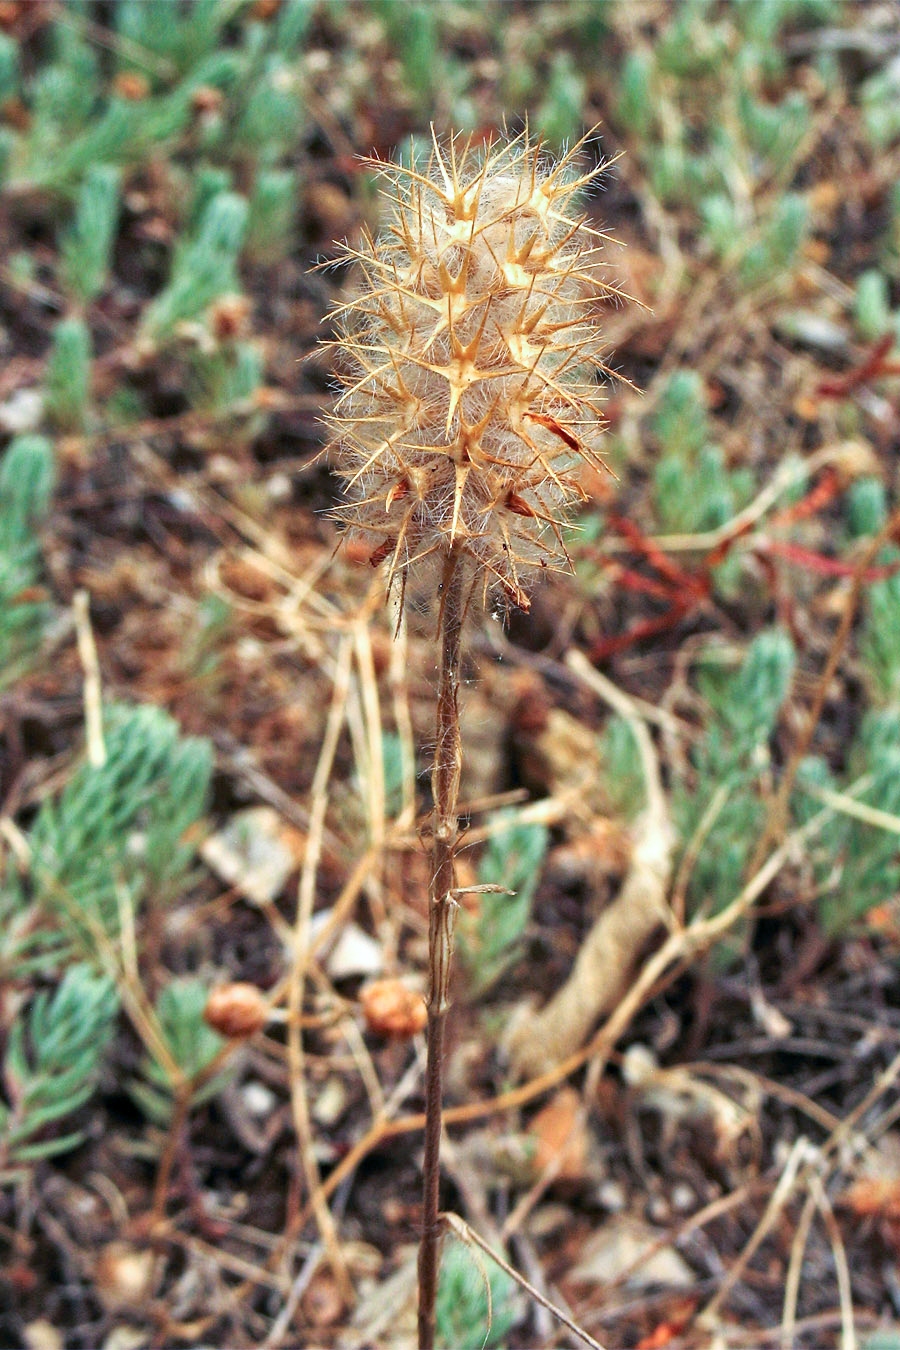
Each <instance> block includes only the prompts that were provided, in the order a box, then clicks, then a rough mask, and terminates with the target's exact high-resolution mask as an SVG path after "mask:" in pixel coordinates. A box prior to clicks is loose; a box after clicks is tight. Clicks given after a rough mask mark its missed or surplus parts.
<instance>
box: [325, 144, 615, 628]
mask: <svg viewBox="0 0 900 1350" xmlns="http://www.w3.org/2000/svg"><path fill="white" fill-rule="evenodd" d="M432 139H433V141H434V148H433V151H432V153H431V158H430V161H429V163H428V165H427V168H425V169H424V170H423V171H421V172H420V171H418V170H417V169H415V168H404V167H401V166H400V165H397V164H392V163H386V162H384V161H381V160H373V159H370V160H368V161H367V162H368V163H369V165H370V166H371V167H374V168H375V169H377V171H378V172H379V173H380V174H382V175H383V177H384V178H385V179H386V180H387V184H388V188H387V189H386V192H387V195H389V197H390V200H391V202H392V207H393V219H392V221H391V223H390V226H389V228H388V229H387V230H386V232H385V233H383V234H382V235H380V236H379V238H378V239H377V240H375V239H373V238H372V237H371V235H369V234H368V233H365V234H364V236H363V242H362V244H361V246H360V247H359V248H358V249H351V248H348V249H347V250H346V252H345V255H344V256H345V258H349V259H353V260H354V261H355V262H356V264H357V272H358V278H359V280H358V282H357V288H356V291H355V293H354V296H353V298H352V299H351V300H350V301H349V303H346V304H343V305H338V306H337V307H336V309H335V310H334V312H333V317H334V319H335V321H336V323H337V327H338V334H339V336H338V339H337V341H336V343H335V344H334V345H336V347H337V348H338V352H339V357H340V360H339V365H340V369H341V378H342V381H343V386H344V388H343V393H342V394H341V397H340V398H339V399H338V400H337V403H336V406H335V408H334V411H333V413H332V414H331V415H330V417H329V419H328V422H329V424H330V430H331V432H332V440H331V443H330V446H329V449H330V452H331V462H332V464H333V466H334V468H335V469H336V471H337V473H338V474H339V475H340V476H341V477H342V478H343V480H344V482H345V487H346V501H345V503H344V505H342V506H341V507H339V508H338V511H337V514H338V515H339V516H340V517H341V518H342V519H343V520H344V522H345V523H346V524H347V525H348V527H350V528H351V530H352V531H354V532H356V533H358V534H360V535H361V536H362V537H363V539H365V540H366V541H367V547H369V546H370V547H371V554H370V561H371V562H372V564H373V566H374V565H377V564H379V563H381V562H388V563H389V583H390V582H392V581H393V580H394V578H395V577H400V578H402V579H403V580H404V581H405V579H406V575H407V573H409V572H410V571H411V570H412V569H415V570H418V567H419V563H420V560H422V559H425V558H427V557H429V556H431V557H435V556H436V557H438V558H439V559H440V558H442V557H445V556H446V554H447V552H448V550H449V549H450V548H451V547H453V546H455V547H456V548H457V550H458V552H460V553H461V554H462V555H463V556H464V557H465V558H467V559H468V560H469V562H470V564H471V565H473V569H474V571H475V574H476V576H479V577H480V579H481V581H482V583H483V593H484V595H485V597H486V596H487V594H488V592H489V591H495V592H496V591H499V592H501V593H502V595H503V596H504V597H506V598H507V599H508V600H509V601H511V602H512V603H514V604H517V605H519V606H522V607H524V608H527V607H528V599H527V595H526V591H525V589H524V588H525V586H526V585H527V583H528V580H529V577H530V576H532V575H533V573H534V571H535V569H536V568H545V567H553V566H555V567H559V566H560V565H565V564H568V555H567V553H566V549H565V544H564V542H563V534H562V520H563V518H564V516H565V514H566V510H567V508H569V507H570V506H571V505H572V504H573V503H574V502H577V501H579V500H583V498H584V493H583V490H582V489H581V487H580V486H579V483H578V479H577V477H576V476H575V472H576V471H577V469H578V461H579V460H582V461H587V463H589V464H591V465H594V466H601V465H602V461H601V460H600V459H599V456H598V453H597V443H598V440H599V437H600V432H601V427H602V423H601V413H600V408H599V393H600V390H599V387H598V384H597V372H598V369H605V367H604V366H603V362H602V359H601V358H602V347H603V341H602V336H601V333H600V331H599V328H598V325H597V323H596V321H595V319H594V318H593V317H592V314H591V310H590V301H591V300H593V299H596V298H597V297H599V296H602V295H604V294H609V293H611V291H612V287H609V286H607V285H605V284H604V283H603V282H602V281H601V280H600V278H599V275H598V273H599V268H600V253H599V244H600V242H601V240H602V236H601V235H599V234H598V233H597V232H596V231H594V230H591V229H589V228H588V227H587V225H586V224H585V223H584V219H583V218H582V217H580V216H578V215H577V214H575V199H576V197H577V194H578V193H579V191H580V190H581V189H582V188H584V186H585V185H586V184H587V183H588V182H590V181H591V180H592V179H593V178H594V177H595V176H596V174H597V173H599V172H600V170H595V171H593V172H591V173H587V174H584V175H582V176H579V175H578V173H577V170H576V167H575V165H576V159H577V153H578V151H579V150H580V148H581V145H582V144H583V142H579V144H578V146H576V147H574V149H573V150H572V151H571V152H570V153H569V154H568V155H567V156H566V157H565V158H564V159H562V160H561V161H560V162H556V163H554V162H553V161H552V160H551V159H550V158H549V157H547V156H546V155H545V154H544V153H543V152H542V149H541V146H540V143H537V142H534V141H532V140H531V139H530V138H529V135H528V133H527V132H526V133H525V134H523V135H521V136H519V137H518V138H517V139H515V140H512V141H509V142H506V143H503V144H499V145H490V146H488V147H486V148H480V149H479V150H477V151H476V150H473V149H472V148H471V145H470V144H469V143H466V144H465V145H463V144H462V143H461V142H460V141H459V139H458V138H453V139H451V140H450V141H449V143H448V144H447V146H446V148H444V149H442V148H441V147H440V146H439V144H438V142H437V140H436V139H435V138H434V134H433V133H432Z"/></svg>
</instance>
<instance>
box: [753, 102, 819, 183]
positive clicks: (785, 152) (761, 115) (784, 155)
mask: <svg viewBox="0 0 900 1350" xmlns="http://www.w3.org/2000/svg"><path fill="white" fill-rule="evenodd" d="M737 106H738V117H739V118H740V122H741V125H742V127H743V130H744V133H745V135H746V137H747V143H748V145H749V146H750V148H751V149H752V150H753V152H754V153H755V154H757V155H759V156H760V157H761V158H762V159H763V160H765V161H767V163H768V164H770V165H771V167H772V168H774V169H776V170H777V169H780V168H782V167H783V166H784V165H785V164H786V163H787V162H788V161H789V160H790V158H791V156H792V155H793V153H794V151H795V150H796V149H797V146H798V145H799V144H800V141H801V140H802V138H803V136H804V135H805V134H806V132H807V131H808V129H809V124H810V110H809V103H808V102H807V99H806V95H805V94H803V93H801V92H800V91H798V90H795V91H793V92H792V93H790V94H787V95H786V97H785V98H783V99H782V100H781V102H780V103H775V104H772V103H767V102H764V101H763V100H762V99H759V98H755V97H754V96H753V95H752V94H751V93H750V92H749V90H747V89H743V90H741V91H740V93H739V94H738V100H737Z"/></svg>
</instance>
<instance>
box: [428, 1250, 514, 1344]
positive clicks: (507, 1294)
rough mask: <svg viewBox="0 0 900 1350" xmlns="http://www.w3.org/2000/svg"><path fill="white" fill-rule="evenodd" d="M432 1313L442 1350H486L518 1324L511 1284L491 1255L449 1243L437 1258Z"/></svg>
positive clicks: (512, 1284) (508, 1276) (508, 1277)
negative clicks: (439, 1259)
mask: <svg viewBox="0 0 900 1350" xmlns="http://www.w3.org/2000/svg"><path fill="white" fill-rule="evenodd" d="M488 1285H489V1286H490V1296H489V1295H488V1288H487V1286H488ZM435 1311H436V1318H437V1340H438V1344H439V1345H440V1346H442V1347H443V1350H482V1348H483V1347H484V1350H490V1347H491V1346H498V1345H499V1344H500V1342H501V1341H502V1340H503V1338H504V1336H506V1334H507V1332H509V1331H511V1330H512V1328H513V1327H514V1326H515V1324H516V1321H517V1320H518V1317H519V1309H518V1306H517V1299H516V1289H515V1283H514V1281H513V1279H512V1277H511V1276H510V1275H507V1273H506V1271H505V1270H503V1269H502V1268H501V1267H500V1266H498V1265H497V1263H496V1261H492V1260H491V1258H490V1257H489V1256H487V1255H485V1254H484V1253H482V1252H480V1251H479V1252H477V1255H476V1251H475V1249H473V1248H471V1247H468V1246H467V1245H466V1244H465V1243H463V1242H460V1241H458V1240H457V1239H453V1240H452V1241H449V1242H447V1244H446V1246H445V1247H444V1251H443V1255H442V1258H441V1274H440V1283H439V1285H438V1293H437V1305H436V1309H435Z"/></svg>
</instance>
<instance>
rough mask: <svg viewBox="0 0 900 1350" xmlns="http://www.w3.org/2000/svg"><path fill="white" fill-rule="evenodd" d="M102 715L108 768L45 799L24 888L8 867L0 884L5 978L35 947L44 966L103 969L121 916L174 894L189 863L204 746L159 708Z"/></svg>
mask: <svg viewBox="0 0 900 1350" xmlns="http://www.w3.org/2000/svg"><path fill="white" fill-rule="evenodd" d="M105 716H106V726H105V744H106V762H105V763H104V764H103V765H101V766H98V767H95V766H93V765H91V764H89V763H85V764H82V765H81V767H80V768H78V769H77V770H76V771H75V773H74V774H73V775H72V777H71V778H70V780H69V782H68V783H67V784H66V786H65V788H63V790H62V792H61V793H60V794H59V796H58V797H56V798H53V797H48V798H47V799H45V801H44V802H43V803H42V805H41V807H40V810H39V811H38V814H37V816H36V818H35V821H34V824H33V825H32V827H31V831H30V833H29V836H28V844H29V850H30V854H31V862H30V866H29V875H28V879H27V882H26V880H25V879H23V878H22V877H20V876H19V875H18V873H17V872H16V871H15V870H14V869H13V868H12V867H10V868H9V869H8V871H7V875H6V877H5V879H4V880H3V882H2V883H0V917H2V919H3V920H4V923H5V925H6V926H7V936H8V940H6V941H2V942H0V968H5V969H6V970H7V971H8V970H9V969H11V968H12V969H17V968H18V964H19V962H21V961H23V960H27V958H28V956H29V955H30V954H31V953H32V951H33V949H34V948H35V946H36V945H37V946H40V947H41V949H43V950H44V951H45V957H44V959H45V960H46V961H50V960H51V959H53V960H58V959H61V958H62V957H63V956H65V955H67V954H70V953H72V952H75V953H77V955H78V956H79V958H80V959H82V960H86V961H90V962H92V963H94V964H95V965H98V966H100V967H101V968H102V967H104V965H105V964H106V961H107V955H108V952H107V951H106V950H105V949H104V944H109V946H114V945H115V944H116V942H117V941H118V938H119V934H120V931H121V922H122V915H123V912H125V911H127V910H130V911H132V912H133V911H135V910H137V909H138V907H139V906H140V905H141V904H142V903H144V902H146V901H149V900H155V901H156V902H157V903H161V902H162V901H164V900H165V899H166V898H168V897H170V896H172V895H173V894H175V892H176V890H177V888H178V886H179V884H180V883H181V881H182V879H183V877H184V875H185V873H186V871H187V868H188V866H189V864H190V861H191V858H192V856H193V844H192V843H191V841H190V840H189V839H187V838H186V837H185V836H186V833H187V831H188V830H189V828H190V827H191V826H192V825H194V824H196V822H197V821H198V820H199V818H200V816H201V814H202V812H203V809H204V805H205V802H206V796H207V791H208V788H209V782H210V777H211V773H212V755H211V750H210V746H209V743H208V742H207V741H204V740H199V739H197V738H194V737H182V736H181V735H180V734H179V731H178V726H177V724H176V723H175V721H174V720H173V719H172V718H171V717H170V716H169V715H168V714H167V713H165V712H163V711H162V709H160V708H155V707H130V706H127V705H113V706H111V707H109V708H108V709H106V714H105ZM29 904H30V909H29ZM25 911H29V915H30V918H31V924H30V930H29V929H28V928H25V930H24V935H23V924H22V921H21V918H20V916H21V915H22V914H23V912H25Z"/></svg>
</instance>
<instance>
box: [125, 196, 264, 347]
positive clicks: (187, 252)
mask: <svg viewBox="0 0 900 1350" xmlns="http://www.w3.org/2000/svg"><path fill="white" fill-rule="evenodd" d="M246 226H247V202H246V199H245V198H244V197H240V196H238V195H237V193H234V192H220V193H218V194H217V195H216V196H215V197H213V198H212V200H211V201H209V202H208V203H207V205H206V207H205V209H204V211H203V214H202V216H201V218H200V220H199V222H198V225H197V228H196V231H194V232H193V233H192V234H191V235H190V236H188V238H187V239H185V240H183V241H182V242H181V244H180V245H179V247H178V248H177V250H176V252H175V256H174V258H173V260H172V272H171V276H170V278H169V283H168V285H167V286H166V288H165V289H164V290H163V291H162V292H161V293H160V294H159V295H158V296H157V297H156V299H155V300H154V301H153V302H152V304H151V305H149V306H148V308H147V310H146V311H145V314H144V317H143V320H142V322H141V330H142V333H143V335H144V337H145V338H149V339H151V340H153V341H156V342H160V341H163V340H165V339H166V338H168V337H171V336H172V334H173V332H174V330H175V328H176V327H177V325H178V324H179V323H181V322H183V321H185V320H186V319H195V318H197V317H198V315H200V314H201V313H202V312H203V311H204V310H205V309H206V308H207V307H208V306H209V305H210V304H212V302H213V301H214V300H216V299H217V298H218V297H219V296H221V295H225V294H227V293H229V292H232V291H236V290H238V289H239V283H238V275H237V262H238V255H239V253H240V249H241V245H242V243H243V239H244V231H245V229H246Z"/></svg>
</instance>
